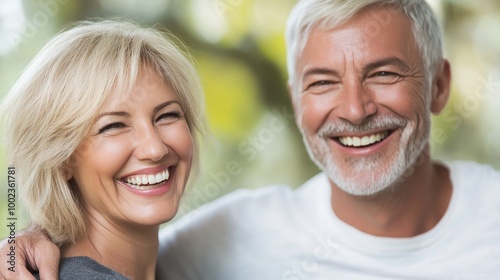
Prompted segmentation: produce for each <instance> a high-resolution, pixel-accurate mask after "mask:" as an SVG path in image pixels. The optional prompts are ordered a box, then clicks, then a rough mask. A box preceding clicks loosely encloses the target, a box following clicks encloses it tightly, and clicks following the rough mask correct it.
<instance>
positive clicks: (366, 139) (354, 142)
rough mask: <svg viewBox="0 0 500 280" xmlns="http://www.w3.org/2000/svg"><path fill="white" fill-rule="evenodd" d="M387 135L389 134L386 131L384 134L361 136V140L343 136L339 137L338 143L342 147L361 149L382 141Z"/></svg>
mask: <svg viewBox="0 0 500 280" xmlns="http://www.w3.org/2000/svg"><path fill="white" fill-rule="evenodd" d="M388 134H389V133H388V132H387V131H386V132H381V133H376V134H372V135H367V136H363V137H362V138H360V137H356V136H353V137H351V136H345V137H339V141H340V143H342V145H344V146H354V147H362V146H368V145H371V144H374V143H377V142H379V141H381V140H383V139H384V138H385V137H387V135H388Z"/></svg>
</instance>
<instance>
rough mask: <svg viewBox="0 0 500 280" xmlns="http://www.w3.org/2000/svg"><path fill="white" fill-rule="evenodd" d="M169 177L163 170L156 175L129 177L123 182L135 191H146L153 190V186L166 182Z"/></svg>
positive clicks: (166, 171)
mask: <svg viewBox="0 0 500 280" xmlns="http://www.w3.org/2000/svg"><path fill="white" fill-rule="evenodd" d="M169 177H170V174H169V172H168V170H165V171H163V172H160V173H157V174H147V175H146V174H145V175H135V176H130V177H127V178H125V179H124V181H125V182H127V183H128V184H129V185H130V186H132V187H134V188H136V189H140V190H146V189H152V188H154V185H156V184H158V183H161V182H163V181H166V180H168V178H169Z"/></svg>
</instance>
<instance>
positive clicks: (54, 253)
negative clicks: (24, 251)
mask: <svg viewBox="0 0 500 280" xmlns="http://www.w3.org/2000/svg"><path fill="white" fill-rule="evenodd" d="M44 247H47V248H41V247H40V248H39V249H37V250H43V252H44V254H42V253H37V252H35V263H36V264H37V266H38V270H39V272H38V273H39V275H40V279H41V280H57V279H58V275H59V259H60V254H61V253H60V251H59V248H57V246H56V245H54V244H53V243H50V244H47V245H45V246H44ZM48 252H49V253H48Z"/></svg>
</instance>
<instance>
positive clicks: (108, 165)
mask: <svg viewBox="0 0 500 280" xmlns="http://www.w3.org/2000/svg"><path fill="white" fill-rule="evenodd" d="M142 70H143V71H141V72H140V75H139V77H138V80H137V84H136V86H135V87H134V88H133V90H132V92H131V94H130V95H128V96H120V95H119V93H113V94H112V95H111V97H110V99H109V100H108V101H107V102H106V103H105V104H104V106H103V108H102V109H101V110H100V112H99V113H98V116H99V117H98V119H97V121H96V122H95V123H94V125H93V126H92V127H91V131H90V135H89V136H88V137H87V138H86V139H85V140H84V141H83V143H82V144H81V145H80V147H79V148H78V149H77V150H76V151H75V153H74V155H73V158H72V160H71V162H72V163H73V164H72V166H71V167H70V168H68V169H67V171H66V172H67V174H66V176H67V178H70V180H71V182H72V183H73V185H74V186H76V188H77V189H78V191H79V193H80V195H81V197H82V205H83V208H84V213H85V217H86V220H87V224H86V226H87V234H85V236H83V237H82V238H81V239H79V240H78V241H77V242H76V243H75V244H67V245H66V246H63V248H62V252H61V253H62V256H64V257H69V256H82V255H83V256H88V257H91V258H93V259H95V260H96V261H98V262H100V263H101V264H103V265H105V266H108V267H110V268H112V269H113V270H115V271H117V272H120V273H122V274H124V275H126V276H128V277H131V278H132V279H154V268H155V265H156V258H157V251H158V230H159V225H160V224H161V223H164V222H166V221H169V220H170V219H172V218H173V217H174V215H175V213H176V212H177V208H178V204H179V200H180V198H181V196H182V193H183V191H184V187H185V185H186V181H187V178H188V175H189V170H190V167H191V159H192V152H193V140H192V138H191V133H190V131H189V127H188V124H187V122H186V119H185V118H184V115H183V111H182V108H181V105H180V104H179V103H178V100H177V98H176V95H175V94H174V92H173V90H172V89H171V88H170V86H169V85H168V84H167V83H166V82H165V81H164V80H163V79H162V78H161V77H160V76H159V75H158V74H157V73H155V72H153V71H151V70H150V69H149V68H143V69H142ZM167 168H168V170H169V171H170V177H169V179H168V180H167V181H166V182H165V183H160V185H162V186H163V187H159V188H155V189H152V190H150V191H140V192H139V193H138V192H137V191H134V190H133V188H131V185H130V184H127V183H126V182H125V181H124V178H126V177H129V176H130V175H134V176H138V175H140V174H157V173H159V172H161V171H164V170H165V169H167ZM159 189H164V190H163V191H162V192H157V190H159Z"/></svg>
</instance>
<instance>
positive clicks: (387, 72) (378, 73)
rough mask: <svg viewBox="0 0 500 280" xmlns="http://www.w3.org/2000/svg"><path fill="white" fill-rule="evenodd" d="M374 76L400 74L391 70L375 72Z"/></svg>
mask: <svg viewBox="0 0 500 280" xmlns="http://www.w3.org/2000/svg"><path fill="white" fill-rule="evenodd" d="M374 76H377V77H389V76H398V75H397V74H396V73H393V72H389V71H380V72H377V73H375V75H374Z"/></svg>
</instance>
